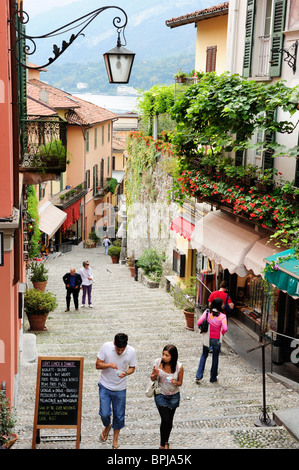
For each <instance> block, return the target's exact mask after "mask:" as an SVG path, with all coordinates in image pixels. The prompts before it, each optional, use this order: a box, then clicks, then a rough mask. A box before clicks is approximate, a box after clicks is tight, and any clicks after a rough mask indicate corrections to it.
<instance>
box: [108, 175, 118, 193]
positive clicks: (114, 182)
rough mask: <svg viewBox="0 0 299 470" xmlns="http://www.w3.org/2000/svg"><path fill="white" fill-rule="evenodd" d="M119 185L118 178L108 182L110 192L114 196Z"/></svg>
mask: <svg viewBox="0 0 299 470" xmlns="http://www.w3.org/2000/svg"><path fill="white" fill-rule="evenodd" d="M117 185H118V181H117V179H116V178H111V180H109V181H108V185H107V186H108V191H110V192H111V193H112V194H114V191H115V189H116V186H117Z"/></svg>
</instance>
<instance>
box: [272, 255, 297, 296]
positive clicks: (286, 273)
mask: <svg viewBox="0 0 299 470" xmlns="http://www.w3.org/2000/svg"><path fill="white" fill-rule="evenodd" d="M265 262H266V263H267V265H268V266H269V269H268V270H267V271H266V272H265V279H266V280H267V281H268V282H270V283H271V284H273V285H274V286H276V287H278V289H280V290H282V291H283V292H286V293H287V294H289V295H290V296H292V297H294V298H295V299H297V298H299V260H298V259H296V258H295V256H294V250H292V249H290V250H286V251H282V252H281V253H279V254H276V255H273V256H268V257H267V258H265ZM270 265H271V269H270Z"/></svg>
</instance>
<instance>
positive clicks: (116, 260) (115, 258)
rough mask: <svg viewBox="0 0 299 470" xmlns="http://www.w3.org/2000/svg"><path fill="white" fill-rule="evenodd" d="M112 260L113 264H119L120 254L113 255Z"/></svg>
mask: <svg viewBox="0 0 299 470" xmlns="http://www.w3.org/2000/svg"><path fill="white" fill-rule="evenodd" d="M111 260H112V263H113V264H117V263H118V262H119V256H115V255H112V256H111Z"/></svg>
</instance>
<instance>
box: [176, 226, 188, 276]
mask: <svg viewBox="0 0 299 470" xmlns="http://www.w3.org/2000/svg"><path fill="white" fill-rule="evenodd" d="M176 249H177V250H179V251H180V252H181V253H184V254H185V255H186V265H185V277H184V278H182V277H179V276H178V275H177V274H175V282H177V283H178V282H179V281H182V280H184V279H185V280H187V279H189V277H190V276H191V275H192V249H191V246H190V242H189V240H187V239H186V238H184V237H182V236H181V235H179V234H177V238H176Z"/></svg>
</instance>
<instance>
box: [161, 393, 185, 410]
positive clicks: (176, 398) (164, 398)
mask: <svg viewBox="0 0 299 470" xmlns="http://www.w3.org/2000/svg"><path fill="white" fill-rule="evenodd" d="M155 402H156V405H157V406H167V407H168V408H177V407H178V406H179V404H180V392H177V393H175V394H174V395H163V393H157V394H156V393H155Z"/></svg>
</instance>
